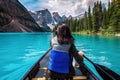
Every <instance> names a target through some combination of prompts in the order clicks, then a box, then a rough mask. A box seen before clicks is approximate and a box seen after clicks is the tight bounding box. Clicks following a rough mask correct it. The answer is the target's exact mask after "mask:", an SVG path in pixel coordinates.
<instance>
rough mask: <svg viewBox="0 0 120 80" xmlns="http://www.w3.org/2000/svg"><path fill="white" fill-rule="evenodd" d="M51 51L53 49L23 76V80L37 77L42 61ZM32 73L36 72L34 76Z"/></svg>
mask: <svg viewBox="0 0 120 80" xmlns="http://www.w3.org/2000/svg"><path fill="white" fill-rule="evenodd" d="M50 50H51V48H49V49H48V50H47V51H46V52H45V54H44V55H43V56H42V57H40V58H39V60H38V61H37V62H36V63H35V64H34V65H33V66H32V67H31V68H30V69H29V70H28V71H27V72H26V74H25V75H24V76H23V78H22V79H21V80H31V79H32V78H33V77H35V75H36V74H37V72H38V71H39V68H40V61H41V60H42V59H43V58H44V57H45V56H46V55H47V53H48V52H49V51H50ZM32 72H34V74H32Z"/></svg>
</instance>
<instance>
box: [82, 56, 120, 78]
mask: <svg viewBox="0 0 120 80" xmlns="http://www.w3.org/2000/svg"><path fill="white" fill-rule="evenodd" d="M83 57H84V58H86V59H87V60H88V61H89V62H91V63H92V64H93V65H94V67H95V69H96V70H97V72H98V73H99V75H100V76H101V77H102V78H103V79H104V80H120V75H119V74H117V73H115V72H114V71H112V70H110V69H109V68H107V67H105V66H103V65H100V64H96V63H94V62H92V61H91V60H90V59H89V58H87V57H86V56H85V55H83Z"/></svg>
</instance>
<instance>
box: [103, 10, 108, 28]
mask: <svg viewBox="0 0 120 80" xmlns="http://www.w3.org/2000/svg"><path fill="white" fill-rule="evenodd" d="M107 21H108V20H107V11H106V8H104V11H103V27H102V28H103V29H107V28H108V27H107Z"/></svg>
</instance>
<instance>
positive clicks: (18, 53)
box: [0, 33, 120, 80]
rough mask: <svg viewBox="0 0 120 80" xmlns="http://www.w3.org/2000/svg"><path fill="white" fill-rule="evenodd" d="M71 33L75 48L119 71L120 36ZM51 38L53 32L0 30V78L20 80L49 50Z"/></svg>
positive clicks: (2, 79)
mask: <svg viewBox="0 0 120 80" xmlns="http://www.w3.org/2000/svg"><path fill="white" fill-rule="evenodd" d="M73 36H74V38H75V45H76V47H77V49H78V50H83V51H84V52H85V55H86V56H87V57H89V58H90V59H91V60H92V61H93V62H96V63H99V64H102V65H104V66H107V67H109V68H110V69H112V70H114V71H115V72H117V73H119V74H120V37H100V36H84V35H77V34H74V35H73ZM51 37H52V33H0V69H1V70H0V80H20V79H21V78H22V77H23V76H24V74H25V73H26V72H27V71H28V70H29V69H30V67H31V66H32V65H33V64H34V63H35V62H36V61H37V60H38V59H39V58H40V57H41V56H42V55H43V54H44V53H45V52H46V50H48V49H49V47H50V45H49V42H50V39H51ZM85 63H86V64H87V65H88V66H90V69H91V70H92V71H94V72H95V73H97V72H96V71H95V70H94V68H93V66H92V65H91V64H90V63H89V62H87V60H85Z"/></svg>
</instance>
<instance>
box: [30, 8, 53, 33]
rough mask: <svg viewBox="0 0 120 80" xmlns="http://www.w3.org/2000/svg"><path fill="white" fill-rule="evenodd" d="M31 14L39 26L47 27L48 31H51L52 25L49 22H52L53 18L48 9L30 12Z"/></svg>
mask: <svg viewBox="0 0 120 80" xmlns="http://www.w3.org/2000/svg"><path fill="white" fill-rule="evenodd" d="M30 14H31V16H32V17H33V18H34V19H35V21H36V22H37V23H38V24H39V26H41V27H42V28H45V29H46V30H47V31H51V29H50V27H49V26H48V25H47V24H51V23H52V21H53V20H52V15H51V13H50V12H49V11H48V9H44V10H40V11H35V12H30Z"/></svg>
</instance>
